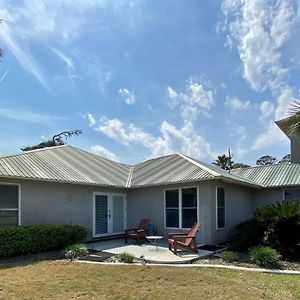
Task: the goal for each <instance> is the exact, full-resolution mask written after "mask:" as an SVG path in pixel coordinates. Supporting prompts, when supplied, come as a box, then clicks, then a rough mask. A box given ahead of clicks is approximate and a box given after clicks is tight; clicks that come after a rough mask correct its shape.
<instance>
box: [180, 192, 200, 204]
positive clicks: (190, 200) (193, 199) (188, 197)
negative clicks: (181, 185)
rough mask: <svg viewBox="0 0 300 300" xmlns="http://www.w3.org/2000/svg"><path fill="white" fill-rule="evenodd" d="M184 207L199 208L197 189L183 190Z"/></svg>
mask: <svg viewBox="0 0 300 300" xmlns="http://www.w3.org/2000/svg"><path fill="white" fill-rule="evenodd" d="M182 207H197V189H196V188H190V189H182Z"/></svg>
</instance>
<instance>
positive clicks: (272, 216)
mask: <svg viewBox="0 0 300 300" xmlns="http://www.w3.org/2000/svg"><path fill="white" fill-rule="evenodd" d="M255 216H256V220H257V221H258V222H259V223H260V224H261V225H262V227H264V228H265V230H264V238H263V243H264V244H265V245H268V246H271V247H273V248H275V249H276V250H278V251H279V252H280V253H281V254H282V255H283V256H284V257H286V258H296V257H299V255H300V202H299V201H295V202H286V201H283V202H277V203H276V204H271V205H267V206H264V207H262V208H261V209H259V210H258V211H257V212H256V213H255Z"/></svg>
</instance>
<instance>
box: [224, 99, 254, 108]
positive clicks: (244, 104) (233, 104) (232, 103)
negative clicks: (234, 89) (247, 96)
mask: <svg viewBox="0 0 300 300" xmlns="http://www.w3.org/2000/svg"><path fill="white" fill-rule="evenodd" d="M225 105H227V106H228V107H230V108H231V109H232V110H236V111H241V110H247V109H249V108H250V107H251V105H250V101H249V100H247V101H243V100H240V99H238V98H236V97H233V98H232V97H226V102H225Z"/></svg>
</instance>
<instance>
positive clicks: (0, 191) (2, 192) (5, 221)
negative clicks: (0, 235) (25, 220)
mask: <svg viewBox="0 0 300 300" xmlns="http://www.w3.org/2000/svg"><path fill="white" fill-rule="evenodd" d="M18 202H19V188H18V186H16V185H10V184H2V185H0V226H9V225H18V214H19V213H18V205H19V203H18Z"/></svg>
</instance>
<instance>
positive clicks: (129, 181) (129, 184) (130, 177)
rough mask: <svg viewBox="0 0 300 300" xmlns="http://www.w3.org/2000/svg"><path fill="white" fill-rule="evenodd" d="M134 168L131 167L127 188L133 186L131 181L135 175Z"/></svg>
mask: <svg viewBox="0 0 300 300" xmlns="http://www.w3.org/2000/svg"><path fill="white" fill-rule="evenodd" d="M133 170H134V166H131V167H130V169H129V173H128V178H127V182H126V184H125V188H129V187H130V186H131V180H132V175H133Z"/></svg>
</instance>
